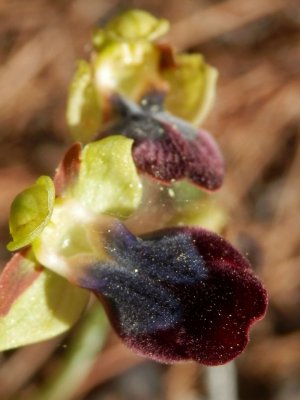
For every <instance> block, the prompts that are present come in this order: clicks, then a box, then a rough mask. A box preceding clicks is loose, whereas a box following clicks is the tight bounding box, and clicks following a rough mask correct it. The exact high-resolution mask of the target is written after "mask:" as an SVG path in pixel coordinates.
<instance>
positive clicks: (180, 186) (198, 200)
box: [168, 181, 228, 233]
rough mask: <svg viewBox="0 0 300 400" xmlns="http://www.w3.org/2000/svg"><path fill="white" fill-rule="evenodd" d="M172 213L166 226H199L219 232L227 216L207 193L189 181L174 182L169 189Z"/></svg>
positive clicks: (223, 226) (225, 222)
mask: <svg viewBox="0 0 300 400" xmlns="http://www.w3.org/2000/svg"><path fill="white" fill-rule="evenodd" d="M169 190H170V191H171V193H172V198H173V202H174V203H173V207H174V214H173V216H172V217H171V219H170V220H169V221H168V226H170V227H171V226H186V225H188V226H201V227H202V228H205V229H208V230H212V231H214V232H218V233H221V231H222V230H223V229H224V228H225V226H226V224H227V222H228V217H227V214H226V212H225V210H224V209H223V208H222V207H221V206H220V205H219V204H218V202H217V200H216V199H215V198H212V197H211V195H210V194H209V193H206V192H204V191H202V190H201V189H199V188H197V187H195V186H194V185H192V184H191V183H189V182H185V181H180V182H176V183H175V184H174V185H173V186H172V188H171V189H169Z"/></svg>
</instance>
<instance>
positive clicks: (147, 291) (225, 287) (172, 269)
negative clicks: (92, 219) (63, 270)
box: [80, 224, 267, 365]
mask: <svg viewBox="0 0 300 400" xmlns="http://www.w3.org/2000/svg"><path fill="white" fill-rule="evenodd" d="M107 251H108V252H109V254H110V256H111V258H112V261H111V262H108V263H98V264H95V265H92V266H90V267H89V268H88V269H87V272H86V275H85V276H84V278H82V279H81V281H80V286H82V287H84V288H86V289H89V290H91V291H93V292H94V293H95V294H96V296H97V297H98V298H100V300H101V301H102V302H103V304H104V306H105V308H106V310H107V313H108V316H109V318H110V321H111V323H112V325H113V327H114V329H115V330H116V332H117V333H118V334H119V336H120V337H121V338H122V339H123V340H124V342H125V343H126V344H127V345H128V346H129V347H131V348H132V349H134V350H135V351H137V352H138V353H140V354H142V355H145V356H147V357H149V358H152V359H155V360H158V361H161V362H174V361H180V360H194V361H197V362H199V363H202V364H205V365H218V364H223V363H226V362H228V361H230V360H232V359H233V358H235V357H236V356H237V355H239V354H240V353H241V352H242V351H243V350H244V348H245V346H246V344H247V343H248V341H249V328H250V327H251V325H252V324H253V323H254V322H255V321H257V320H259V319H261V318H262V317H263V316H264V314H265V312H266V307H267V293H266V290H265V289H264V287H263V286H262V284H261V283H260V281H259V280H258V279H257V278H256V277H255V276H254V275H253V273H252V271H251V268H250V265H249V263H248V261H247V260H246V259H245V258H244V257H243V256H242V255H241V254H240V253H239V252H238V251H237V250H235V249H234V248H233V247H232V246H231V245H230V244H229V243H228V242H226V241H225V240H224V239H222V238H221V237H219V236H218V235H216V234H214V233H212V232H208V231H206V230H203V229H199V228H187V227H184V228H171V229H168V230H164V231H158V232H154V233H153V234H151V235H148V236H147V237H144V238H137V237H135V236H133V235H132V234H131V233H130V232H129V231H128V230H126V228H125V227H124V226H123V225H121V224H116V226H115V227H114V229H113V230H111V231H110V233H109V234H107Z"/></svg>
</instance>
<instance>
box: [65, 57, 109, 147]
mask: <svg viewBox="0 0 300 400" xmlns="http://www.w3.org/2000/svg"><path fill="white" fill-rule="evenodd" d="M66 118H67V124H68V126H69V129H70V132H71V134H72V136H73V138H74V139H75V140H80V141H82V142H84V143H87V142H89V141H91V139H93V137H94V136H95V135H96V134H97V132H98V131H99V127H100V125H101V121H102V115H101V108H100V103H99V98H98V96H97V91H96V88H95V86H94V81H93V78H92V70H91V67H90V65H89V64H88V63H87V62H86V61H79V63H78V66H77V70H76V72H75V75H74V78H73V81H72V83H71V86H70V90H69V97H68V103H67V112H66Z"/></svg>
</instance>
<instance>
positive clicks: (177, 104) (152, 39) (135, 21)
mask: <svg viewBox="0 0 300 400" xmlns="http://www.w3.org/2000/svg"><path fill="white" fill-rule="evenodd" d="M168 27H169V24H168V22H167V21H166V20H162V19H156V18H155V17H153V16H152V15H150V14H149V13H147V12H145V11H141V10H131V11H127V12H124V13H123V14H121V15H119V16H117V17H116V18H115V19H113V20H112V21H110V22H109V23H108V24H107V25H106V26H104V27H103V28H101V29H98V30H97V31H96V32H95V33H94V36H93V44H94V47H95V50H94V52H93V54H92V57H91V61H90V62H89V63H88V62H86V61H81V62H80V63H79V64H78V68H77V71H76V73H75V75H74V79H73V82H72V85H71V87H70V94H69V99H68V107H67V122H68V125H69V127H70V130H71V132H72V134H73V136H74V137H75V139H77V140H81V141H84V142H88V141H90V140H91V139H93V138H94V137H95V136H96V135H97V134H98V133H99V130H101V129H102V128H103V126H105V125H106V123H108V122H110V121H111V119H112V118H113V117H114V110H113V109H112V104H111V101H110V98H111V95H114V94H119V95H122V96H123V97H126V98H128V99H129V100H131V101H134V102H137V103H138V102H140V101H141V99H142V98H143V97H145V95H146V94H148V93H151V92H153V91H157V90H159V91H164V92H165V93H166V99H165V106H166V110H167V111H168V112H170V113H172V114H174V115H176V116H178V117H180V118H184V119H185V120H187V121H189V122H190V123H192V124H194V125H196V126H198V125H199V124H200V123H201V122H202V121H203V119H204V118H205V116H206V115H207V113H208V111H209V110H210V108H211V105H212V103H213V100H214V97H215V85H216V79H217V71H216V69H215V68H213V67H211V66H210V65H208V64H206V63H205V62H204V59H203V56H201V55H200V54H177V53H176V52H175V51H174V50H173V49H172V48H171V47H170V46H169V45H166V44H161V43H158V42H157V39H158V38H159V37H160V36H161V35H163V34H164V33H166V32H167V31H168ZM178 93H180V95H178ZM183 99H184V101H182V100H183Z"/></svg>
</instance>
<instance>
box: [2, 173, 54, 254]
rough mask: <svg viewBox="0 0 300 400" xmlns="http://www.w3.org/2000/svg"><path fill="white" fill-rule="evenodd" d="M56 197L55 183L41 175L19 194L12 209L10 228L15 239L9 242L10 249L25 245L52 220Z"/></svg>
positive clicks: (13, 249)
mask: <svg viewBox="0 0 300 400" xmlns="http://www.w3.org/2000/svg"><path fill="white" fill-rule="evenodd" d="M54 198H55V189H54V184H53V181H52V179H51V178H49V177H48V176H41V177H40V178H39V179H38V180H37V181H36V183H35V184H34V185H32V186H30V187H29V188H28V189H25V190H24V191H23V192H21V193H20V194H19V195H17V197H16V198H15V199H14V201H13V202H12V205H11V209H10V217H9V230H10V233H11V235H12V238H13V240H12V241H11V242H9V243H8V245H7V248H8V250H10V251H15V250H18V249H20V248H22V247H25V246H27V245H29V244H30V243H31V242H32V241H33V240H34V239H35V238H36V237H37V236H38V235H40V233H41V232H42V230H43V229H44V227H45V226H46V224H47V223H48V221H49V220H50V217H51V214H52V210H53V205H54Z"/></svg>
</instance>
